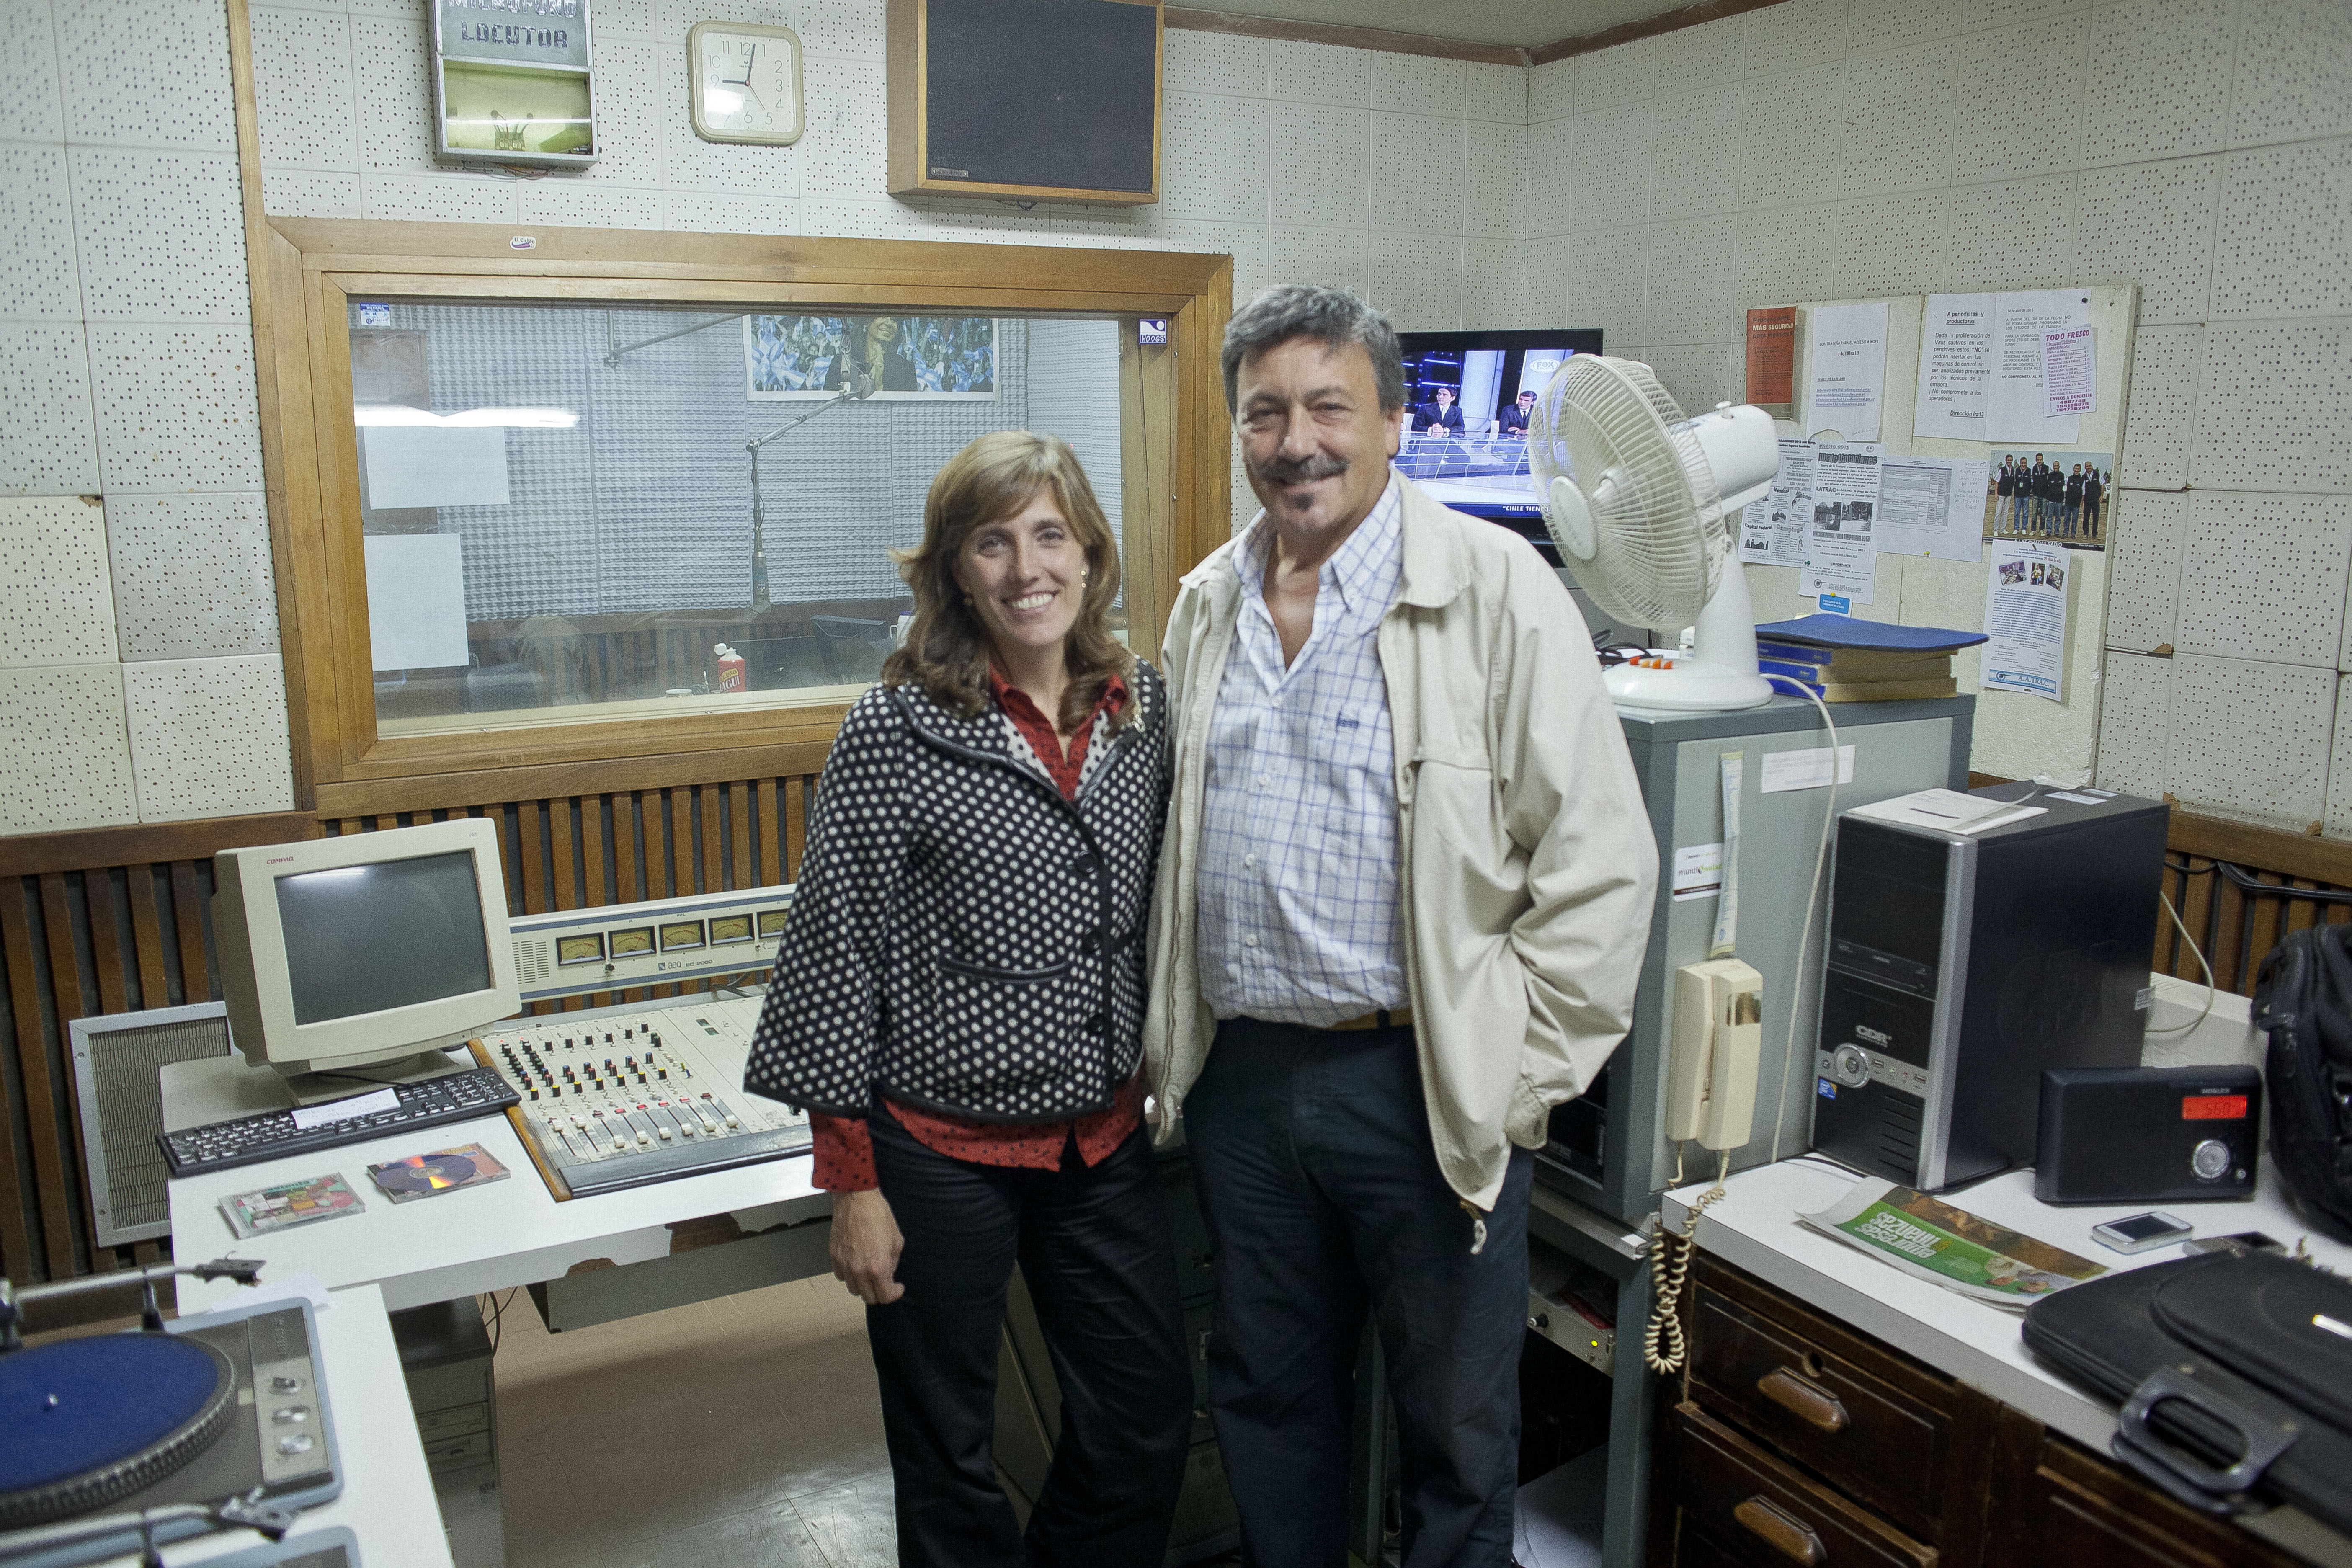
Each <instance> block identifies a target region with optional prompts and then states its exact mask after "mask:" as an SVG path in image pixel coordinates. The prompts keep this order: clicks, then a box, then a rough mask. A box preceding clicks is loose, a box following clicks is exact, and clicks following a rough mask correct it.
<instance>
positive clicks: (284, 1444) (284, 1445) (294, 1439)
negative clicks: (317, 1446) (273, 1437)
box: [278, 1432, 313, 1454]
mask: <svg viewBox="0 0 2352 1568" xmlns="http://www.w3.org/2000/svg"><path fill="white" fill-rule="evenodd" d="M311 1447H313V1445H312V1442H311V1438H310V1434H309V1433H308V1432H297V1433H295V1434H294V1436H291V1437H280V1438H278V1452H279V1453H281V1454H307V1453H309V1452H310V1449H311Z"/></svg>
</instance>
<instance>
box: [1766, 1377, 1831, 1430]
mask: <svg viewBox="0 0 2352 1568" xmlns="http://www.w3.org/2000/svg"><path fill="white" fill-rule="evenodd" d="M1756 1392H1757V1393H1759V1394H1762V1395H1763V1396H1764V1397H1765V1398H1767V1399H1769V1400H1770V1401H1771V1402H1772V1403H1773V1404H1775V1405H1779V1406H1780V1408H1781V1409H1783V1410H1785V1411H1787V1412H1788V1413H1789V1414H1790V1415H1793V1416H1795V1417H1796V1418H1797V1419H1798V1420H1800V1421H1801V1422H1803V1423H1804V1424H1805V1425H1806V1426H1812V1427H1816V1428H1818V1429H1820V1430H1821V1431H1823V1432H1843V1431H1844V1430H1845V1428H1846V1414H1845V1406H1844V1405H1843V1404H1842V1403H1840V1402H1839V1400H1838V1396H1837V1395H1836V1394H1832V1393H1831V1392H1830V1391H1829V1390H1828V1389H1826V1388H1822V1387H1821V1386H1820V1385H1819V1384H1813V1383H1809V1382H1807V1381H1806V1380H1805V1379H1803V1378H1801V1377H1799V1376H1798V1375H1797V1374H1796V1373H1793V1372H1790V1370H1789V1369H1788V1368H1787V1367H1785V1366H1784V1367H1780V1368H1779V1369H1778V1370H1776V1371H1772V1372H1768V1373H1765V1374H1764V1375H1763V1376H1762V1377H1759V1378H1758V1379H1757V1380H1756Z"/></svg>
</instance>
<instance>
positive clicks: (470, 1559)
mask: <svg viewBox="0 0 2352 1568" xmlns="http://www.w3.org/2000/svg"><path fill="white" fill-rule="evenodd" d="M392 1339H393V1343H394V1346H395V1347H396V1348H397V1349H398V1350H399V1352H400V1373H401V1377H402V1378H403V1380H404V1381H405V1382H406V1383H407V1384H408V1403H409V1407H410V1408H411V1409H412V1410H413V1411H414V1412H415V1415H416V1435H417V1436H418V1438H419V1439H421V1440H422V1441H423V1443H424V1445H425V1469H426V1470H427V1471H429V1472H430V1473H431V1474H432V1477H433V1498H434V1500H435V1501H436V1502H437V1503H438V1504H439V1505H440V1508H441V1531H442V1535H443V1538H444V1539H445V1540H446V1542H447V1543H448V1547H449V1560H450V1562H451V1563H453V1564H455V1565H456V1568H505V1565H506V1560H507V1538H506V1510H505V1509H504V1508H503V1507H502V1506H501V1503H500V1500H499V1446H498V1390H497V1385H496V1381H495V1376H494V1373H493V1370H492V1366H491V1357H492V1355H493V1354H494V1352H495V1347H494V1346H493V1345H492V1344H491V1342H490V1336H489V1332H488V1330H486V1329H485V1328H484V1327H483V1325H482V1313H481V1309H480V1308H479V1307H478V1305H476V1302H475V1299H474V1298H473V1297H471V1296H463V1297H460V1298H458V1299H457V1300H455V1301H436V1302H435V1303H433V1304H432V1305H431V1306H428V1307H411V1308H408V1309H407V1310H404V1311H398V1312H394V1313H393V1314H392Z"/></svg>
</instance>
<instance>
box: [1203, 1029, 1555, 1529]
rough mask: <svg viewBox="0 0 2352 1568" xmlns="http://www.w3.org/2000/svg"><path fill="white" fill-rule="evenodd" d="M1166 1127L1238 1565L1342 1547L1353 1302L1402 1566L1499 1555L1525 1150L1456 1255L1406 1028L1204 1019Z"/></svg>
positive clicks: (1507, 1485)
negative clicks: (1196, 1263)
mask: <svg viewBox="0 0 2352 1568" xmlns="http://www.w3.org/2000/svg"><path fill="white" fill-rule="evenodd" d="M1184 1128H1185V1142H1186V1143H1187V1144H1188V1146H1189V1147H1190V1148H1191V1149H1192V1168H1193V1173H1194V1178H1195V1180H1196V1182H1197V1183H1198V1184H1199V1190H1200V1194H1201V1205H1202V1212H1203V1214H1204V1215H1205V1216H1206V1218H1207V1220H1208V1224H1209V1239H1210V1244H1211V1246H1212V1247H1213V1248H1214V1249H1215V1253H1216V1273H1217V1312H1216V1320H1215V1324H1214V1327H1213V1331H1212V1332H1211V1333H1210V1336H1209V1402H1210V1411H1211V1414H1212V1415H1213V1416H1214V1418H1215V1421H1216V1427H1217V1442H1218V1444H1219V1446H1220V1447H1222V1448H1223V1453H1224V1461H1225V1476H1226V1479H1228V1480H1229V1481H1230V1482H1231V1483H1232V1486H1233V1491H1234V1502H1235V1503H1236V1504H1237V1505H1239V1507H1240V1510H1241V1520H1242V1541H1243V1545H1244V1548H1245V1550H1246V1552H1247V1554H1248V1559H1249V1561H1250V1562H1251V1563H1253V1564H1257V1565H1261V1568H1337V1565H1339V1564H1341V1563H1345V1562H1346V1561H1347V1513H1348V1458H1349V1423H1350V1418H1351V1415H1352V1414H1353V1411H1354V1405H1355V1386H1354V1381H1353V1373H1354V1371H1355V1361H1356V1345H1357V1342H1358V1340H1359V1338H1360V1336H1361V1334H1362V1332H1363V1325H1364V1318H1365V1315H1366V1313H1367V1312H1370V1314H1371V1316H1372V1320H1373V1321H1374V1322H1375V1323H1376V1324H1378V1326H1379V1331H1380V1336H1381V1351H1382V1352H1383V1354H1384V1355H1385V1356H1386V1358H1387V1362H1388V1369H1389V1383H1390V1387H1391V1393H1392V1394H1393V1396H1394V1398H1395V1402H1396V1415H1397V1433H1398V1438H1399V1444H1400V1448H1401V1454H1400V1458H1401V1459H1402V1467H1403V1474H1402V1478H1401V1480H1402V1494H1403V1501H1404V1561H1405V1563H1406V1565H1407V1568H1440V1565H1444V1568H1505V1565H1506V1564H1507V1563H1509V1562H1510V1552H1511V1507H1512V1503H1513V1500H1514V1499H1515V1498H1516V1496H1517V1479H1518V1460H1519V1391H1518V1367H1519V1351H1520V1345H1521V1342H1522V1340H1523V1339H1524V1337H1525V1331H1526V1326H1527V1310H1528V1309H1527V1289H1528V1183H1529V1181H1530V1180H1531V1179H1532V1177H1533V1175H1534V1172H1535V1163H1534V1156H1533V1155H1531V1154H1529V1153H1528V1151H1526V1150H1524V1149H1520V1150H1516V1151H1514V1152H1513V1153H1512V1155H1511V1163H1510V1168H1509V1173H1508V1174H1507V1177H1506V1179H1505V1181H1504V1183H1503V1191H1502V1195H1501V1197H1500V1198H1499V1199H1498V1200H1497V1201H1496V1205H1495V1210H1494V1212H1493V1213H1492V1214H1490V1215H1486V1216H1485V1221H1486V1244H1485V1245H1484V1246H1483V1247H1480V1248H1479V1250H1478V1251H1477V1253H1476V1254H1475V1255H1474V1254H1473V1253H1472V1252H1471V1250H1470V1248H1471V1247H1472V1245H1473V1243H1474V1241H1475V1237H1476V1230H1475V1221H1474V1217H1473V1216H1472V1215H1469V1214H1467V1213H1465V1211H1464V1210H1463V1208H1462V1206H1461V1202H1460V1200H1459V1199H1458V1198H1456V1197H1455V1196H1454V1191H1453V1189H1452V1188H1451V1187H1449V1186H1448V1185H1447V1184H1446V1182H1445V1178H1444V1175H1443V1174H1442V1173H1440V1171H1439V1170H1438V1165H1437V1152H1436V1150H1435V1148H1434V1147H1433V1145H1432V1143H1431V1141H1430V1132H1429V1117H1428V1112H1427V1110H1426V1109H1425V1108H1424V1102H1423V1098H1422V1089H1421V1068H1420V1059H1419V1057H1418V1055H1417V1053H1416V1050H1415V1047H1414V1041H1413V1034H1412V1030H1411V1029H1410V1028H1398V1029H1368V1030H1364V1031H1362V1032H1360V1033H1348V1034H1334V1033H1331V1032H1328V1031H1326V1030H1318V1029H1302V1028H1297V1027H1295V1026H1290V1025H1286V1024H1268V1023H1263V1022H1260V1021H1259V1020H1256V1019H1253V1018H1236V1019H1233V1020H1231V1021H1229V1022H1227V1023H1224V1024H1221V1025H1219V1026H1218V1028H1217V1038H1216V1045H1215V1047H1214V1048H1213V1050H1212V1051H1211V1052H1210V1053H1209V1062H1208V1067H1207V1068H1206V1070H1205V1071H1203V1072H1202V1075H1201V1080H1200V1082H1198V1083H1197V1084H1195V1085H1194V1086H1193V1088H1192V1096H1191V1098H1190V1099H1188V1100H1186V1101H1185V1103H1184Z"/></svg>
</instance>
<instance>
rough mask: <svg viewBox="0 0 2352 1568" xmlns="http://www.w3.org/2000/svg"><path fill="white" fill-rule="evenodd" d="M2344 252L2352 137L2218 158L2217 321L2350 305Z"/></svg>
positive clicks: (2351, 282) (2351, 250)
mask: <svg viewBox="0 0 2352 1568" xmlns="http://www.w3.org/2000/svg"><path fill="white" fill-rule="evenodd" d="M2347 96H2352V81H2347ZM2347 256H2352V142H2347V141H2335V142H2305V143H2303V144H2301V145H2297V146H2291V147H2263V148H2260V149H2258V150H2256V151H2253V152H2250V153H2231V154H2230V155H2229V156H2228V157H2226V158H2224V159H2222V161H2221V230H2220V237H2219V238H2218V239H2217V240H2216V241H2215V243H2214V247H2213V315H2214V317H2215V319H2217V320H2218V319H2220V318H2221V317H2225V316H2304V315H2336V316H2340V315H2343V314H2346V313H2347V312H2352V267H2347V265H2346V258H2347Z"/></svg>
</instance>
